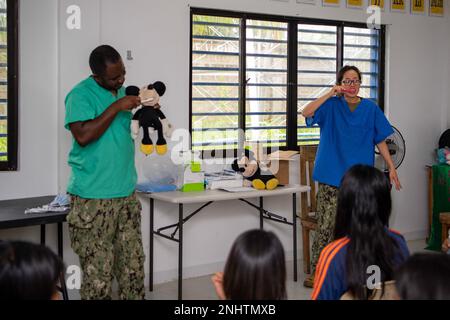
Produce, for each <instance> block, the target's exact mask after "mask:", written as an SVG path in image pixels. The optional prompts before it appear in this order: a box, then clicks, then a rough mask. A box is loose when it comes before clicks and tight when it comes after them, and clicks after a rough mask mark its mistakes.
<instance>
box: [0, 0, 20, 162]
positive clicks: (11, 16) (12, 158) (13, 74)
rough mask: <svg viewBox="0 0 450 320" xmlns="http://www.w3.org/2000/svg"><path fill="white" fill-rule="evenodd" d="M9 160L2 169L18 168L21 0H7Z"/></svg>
mask: <svg viewBox="0 0 450 320" xmlns="http://www.w3.org/2000/svg"><path fill="white" fill-rule="evenodd" d="M6 17H7V28H6V32H7V39H8V40H7V54H8V62H7V68H8V76H7V85H8V98H7V112H8V113H7V119H6V121H7V127H8V129H7V141H8V144H7V151H6V153H7V161H0V171H17V169H18V139H19V135H18V127H19V123H18V114H19V113H18V106H19V104H18V100H19V99H18V97H19V95H18V70H19V65H18V61H19V0H7V2H6Z"/></svg>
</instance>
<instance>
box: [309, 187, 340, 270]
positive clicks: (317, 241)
mask: <svg viewBox="0 0 450 320" xmlns="http://www.w3.org/2000/svg"><path fill="white" fill-rule="evenodd" d="M337 197H338V188H336V187H333V186H329V185H327V184H322V183H319V190H318V191H317V212H316V216H317V231H316V232H314V235H313V243H312V249H311V274H312V275H313V276H314V274H315V272H316V265H317V262H318V261H319V256H320V252H321V251H322V250H323V249H324V248H325V247H326V246H327V245H328V244H330V242H332V241H333V239H334V225H335V220H336V207H337Z"/></svg>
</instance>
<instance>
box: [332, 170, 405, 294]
mask: <svg viewBox="0 0 450 320" xmlns="http://www.w3.org/2000/svg"><path fill="white" fill-rule="evenodd" d="M390 215H391V193H390V184H389V181H388V179H387V178H386V176H385V175H384V174H383V173H382V172H381V171H379V170H378V169H376V168H374V167H371V166H367V165H356V166H353V167H352V168H350V170H349V171H347V173H346V174H345V175H344V177H343V178H342V182H341V186H340V188H339V195H338V203H337V212H336V226H335V239H339V238H343V237H349V238H350V242H349V245H348V248H347V257H346V259H347V261H346V264H347V283H348V287H349V291H350V292H351V293H352V294H353V296H354V297H355V298H357V299H367V298H368V296H369V294H370V290H367V289H366V288H365V287H364V285H365V284H366V281H367V278H368V274H367V268H368V267H369V266H371V265H376V266H378V267H379V268H380V270H381V279H380V280H381V281H382V282H385V281H389V280H392V278H393V272H394V258H395V255H396V254H397V252H398V250H397V249H398V245H397V243H396V242H395V240H394V239H393V238H392V237H391V236H389V234H388V232H387V231H388V230H387V227H388V225H389V217H390ZM383 291H384V286H383Z"/></svg>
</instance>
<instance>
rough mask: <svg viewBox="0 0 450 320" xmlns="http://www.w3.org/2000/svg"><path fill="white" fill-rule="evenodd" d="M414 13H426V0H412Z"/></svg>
mask: <svg viewBox="0 0 450 320" xmlns="http://www.w3.org/2000/svg"><path fill="white" fill-rule="evenodd" d="M411 12H412V13H425V0H411Z"/></svg>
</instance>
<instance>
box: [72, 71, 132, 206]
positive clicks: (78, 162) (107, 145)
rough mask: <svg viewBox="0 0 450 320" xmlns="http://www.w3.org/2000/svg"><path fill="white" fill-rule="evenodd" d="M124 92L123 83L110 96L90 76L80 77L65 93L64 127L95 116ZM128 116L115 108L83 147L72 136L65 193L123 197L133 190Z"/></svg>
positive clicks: (83, 196)
mask: <svg viewBox="0 0 450 320" xmlns="http://www.w3.org/2000/svg"><path fill="white" fill-rule="evenodd" d="M124 96H125V89H124V88H123V87H122V88H120V89H119V90H118V93H117V96H114V95H113V94H112V93H111V92H110V91H108V90H106V89H104V88H103V87H101V86H100V85H99V84H98V83H97V82H96V81H95V80H94V78H92V77H89V78H87V79H85V80H83V81H81V82H80V83H79V84H77V85H76V86H75V87H74V88H73V89H72V91H70V92H69V94H68V95H67V97H66V100H65V104H66V119H65V124H64V126H65V128H66V129H67V130H70V128H69V124H70V123H73V122H77V121H86V120H92V119H95V118H97V117H99V116H100V115H101V114H102V113H103V112H104V111H105V110H106V109H107V108H108V107H109V106H110V105H111V104H112V103H114V102H115V101H117V100H118V99H120V98H122V97H124ZM131 118H132V113H131V112H130V111H121V112H119V113H118V114H117V116H116V117H115V119H114V120H113V122H112V123H111V125H110V126H109V128H108V129H107V130H106V131H105V132H104V134H103V135H102V136H101V137H100V138H99V139H98V140H96V141H93V142H91V143H90V144H88V145H87V146H85V147H81V146H80V145H79V144H78V143H77V142H76V140H75V139H73V144H72V150H71V151H70V153H69V161H68V162H69V166H70V167H71V168H72V173H71V177H70V180H69V184H68V187H67V192H68V193H71V194H74V195H77V196H80V197H82V198H86V199H110V198H121V197H127V196H129V195H130V194H132V193H133V192H134V190H135V187H136V181H137V174H136V168H135V165H134V141H133V139H132V138H131V134H130V124H131Z"/></svg>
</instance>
